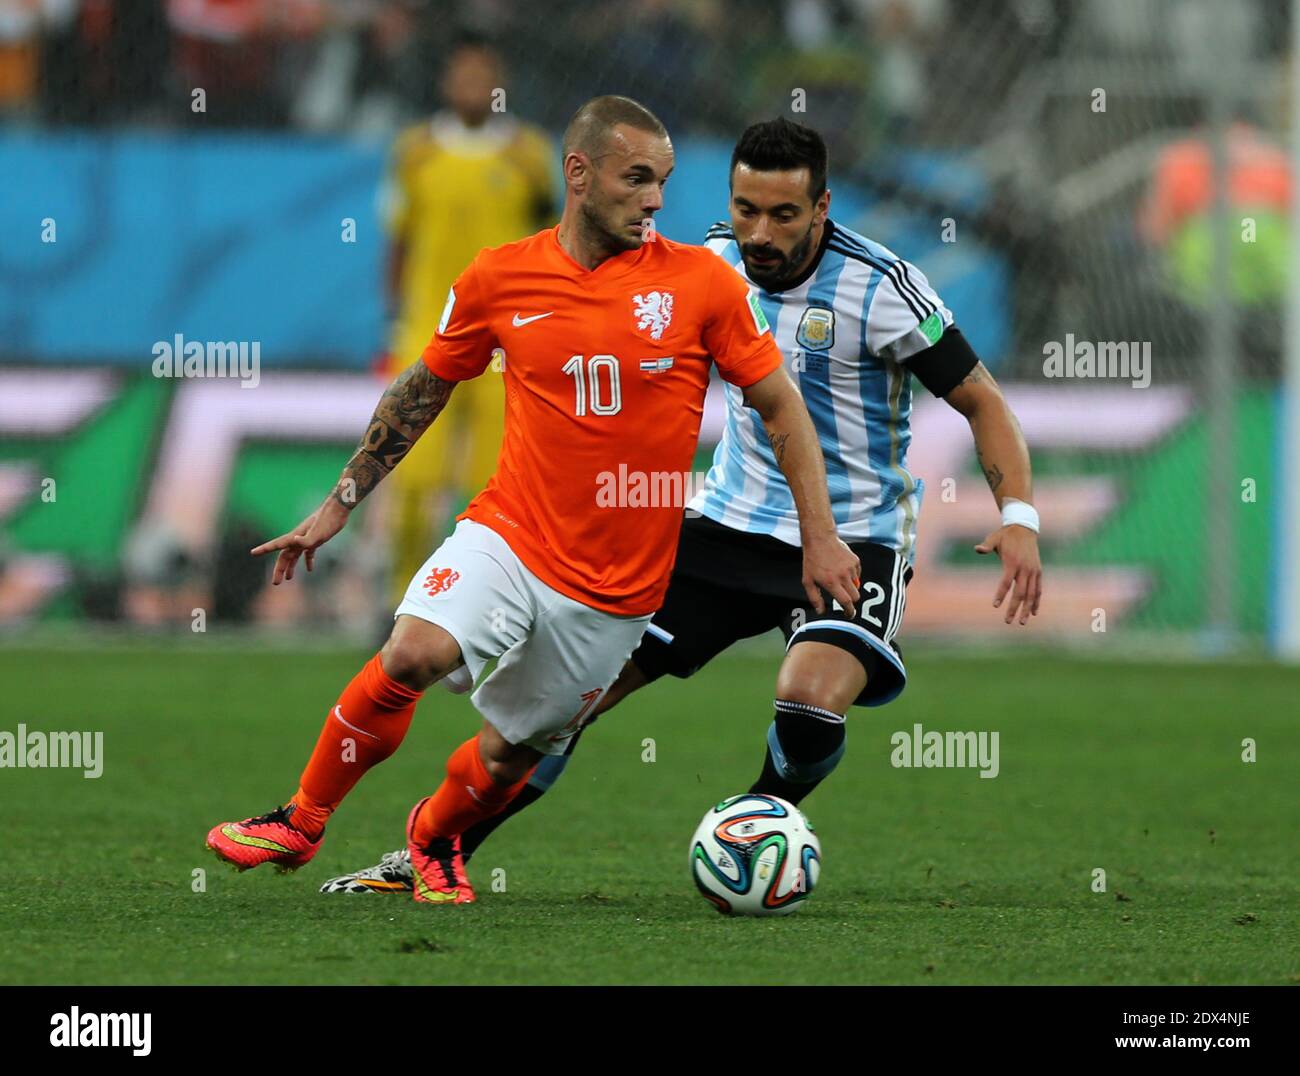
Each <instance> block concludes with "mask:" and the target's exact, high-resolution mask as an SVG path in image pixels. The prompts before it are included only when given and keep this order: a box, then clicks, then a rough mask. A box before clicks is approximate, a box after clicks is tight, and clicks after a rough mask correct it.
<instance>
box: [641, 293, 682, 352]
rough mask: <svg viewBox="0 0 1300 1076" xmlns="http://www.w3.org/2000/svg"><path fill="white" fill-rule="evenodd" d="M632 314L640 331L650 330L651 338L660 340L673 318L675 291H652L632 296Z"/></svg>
mask: <svg viewBox="0 0 1300 1076" xmlns="http://www.w3.org/2000/svg"><path fill="white" fill-rule="evenodd" d="M632 305H633V310H632V314H633V316H634V317H635V318H636V327H637V329H638V330H639V331H645V330H646V329H649V330H650V339H651V340H658V339H659V338H660V337H661V336H663V334H664V330H665V329H667V328H668V326H669V325H670V324H671V323H672V320H673V293H672V292H670V291H652V292H649V293H648V294H646V295H633V296H632Z"/></svg>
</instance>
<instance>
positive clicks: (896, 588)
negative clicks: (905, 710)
mask: <svg viewBox="0 0 1300 1076" xmlns="http://www.w3.org/2000/svg"><path fill="white" fill-rule="evenodd" d="M849 548H851V549H852V550H853V552H854V553H856V554H857V556H858V560H859V561H861V562H862V591H861V593H860V595H859V600H858V604H857V611H856V615H855V616H854V617H853V619H852V620H850V619H849V618H848V616H847V615H845V613H844V612H843V611H842V610H840V609H838V608H834V606H833V603H832V602H831V601H830V599H829V597H828V596H827V595H825V594H823V600H824V601H825V604H826V608H827V613H826V614H825V615H822V616H818V614H817V613H816V611H815V610H814V609H813V607H812V605H811V604H809V602H808V596H807V594H805V593H804V589H803V584H802V582H801V579H802V577H803V553H802V551H801V550H800V549H799V548H798V547H796V546H791V545H787V544H786V543H785V542H782V541H780V540H779V539H777V538H772V537H770V536H768V535H763V534H748V533H746V532H745V531H738V530H736V529H735V528H733V527H724V526H723V525H722V524H720V523H716V522H714V521H713V520H711V519H709V518H708V517H707V516H687V517H686V519H685V521H684V522H683V523H682V532H681V541H680V544H679V545H678V550H677V562H676V564H675V565H674V567H673V574H672V578H671V580H670V581H669V584H668V593H667V595H666V596H665V597H664V602H663V605H662V607H661V608H660V610H659V612H657V613H655V615H654V619H653V620H652V621H651V623H650V626H649V627H648V628H646V633H645V635H643V636H642V637H641V643H640V645H639V646H638V647H637V649H636V650H635V651H634V652H633V654H632V661H633V662H634V663H635V664H636V666H637V668H638V669H639V670H640V671H641V672H642V673H643V674H644V675H645V677H646V679H647V680H657V679H658V678H659V677H661V676H663V675H665V674H669V675H672V676H679V677H687V676H691V675H692V674H693V673H695V671H696V670H697V669H700V668H702V667H703V666H704V665H706V664H708V662H709V661H711V660H712V659H713V658H715V657H716V656H717V655H718V654H720V653H722V651H724V650H726V649H727V647H729V646H730V645H731V644H732V643H734V642H736V641H737V640H738V639H748V638H751V637H752V636H755V635H763V634H764V633H766V632H769V631H771V630H772V629H773V628H780V629H781V633H782V634H783V635H784V636H785V639H786V650H787V651H788V650H789V649H790V647H792V646H794V645H795V644H796V643H799V642H804V641H809V642H819V643H830V644H831V645H833V646H838V647H841V648H842V649H844V650H847V651H848V652H849V653H850V654H853V655H854V656H855V657H856V658H858V660H859V661H861V662H862V667H863V668H864V669H866V671H867V686H866V688H865V689H864V690H863V692H862V694H861V695H859V696H858V698H857V699H856V700H855V703H856V705H858V706H883V705H884V704H885V703H887V702H892V701H893V700H894V699H896V698H897V697H898V695H899V694H900V693H901V692H902V690H903V688H904V687H905V686H906V684H907V670H906V669H905V668H904V667H903V655H902V651H901V650H900V649H899V647H898V644H897V642H895V640H894V635H895V634H896V633H897V631H898V629H899V626H900V625H901V624H902V621H903V609H904V606H905V605H906V595H907V584H908V583H909V582H910V581H911V578H912V569H911V566H910V565H909V564H908V563H907V559H906V558H905V557H904V556H903V555H902V554H901V553H899V552H897V551H896V550H893V549H890V548H889V547H887V546H883V545H878V544H876V543H874V542H858V543H850V545H849Z"/></svg>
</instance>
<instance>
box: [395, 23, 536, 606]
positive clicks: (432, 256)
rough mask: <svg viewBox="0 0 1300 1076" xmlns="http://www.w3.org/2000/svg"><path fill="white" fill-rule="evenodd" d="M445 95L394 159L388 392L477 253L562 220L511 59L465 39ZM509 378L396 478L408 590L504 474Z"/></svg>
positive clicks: (481, 390)
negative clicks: (513, 84) (514, 86)
mask: <svg viewBox="0 0 1300 1076" xmlns="http://www.w3.org/2000/svg"><path fill="white" fill-rule="evenodd" d="M442 96H443V100H444V101H445V104H446V107H445V108H444V109H443V110H442V111H440V112H438V113H437V114H435V115H434V116H433V118H432V119H430V120H426V121H424V122H423V123H420V124H418V125H416V126H414V127H412V128H410V129H409V130H407V131H405V132H404V133H403V134H402V135H401V137H400V138H399V139H398V140H397V143H396V145H395V146H394V149H393V153H392V162H391V165H390V174H389V177H388V183H387V192H386V201H387V205H386V215H387V224H388V232H389V241H390V246H389V256H388V264H387V280H386V292H387V296H388V302H389V307H390V310H391V312H392V314H393V315H394V317H395V323H394V327H393V332H392V339H391V343H390V347H391V353H390V355H389V358H388V364H387V368H386V369H385V370H384V371H383V376H384V380H385V382H387V381H390V380H392V378H393V377H395V376H396V375H397V374H398V373H399V372H400V371H401V370H402V369H403V368H404V367H406V366H408V365H410V364H411V363H412V362H419V361H420V355H421V353H422V352H423V351H424V348H425V346H426V345H427V344H428V343H429V340H430V339H431V338H432V337H433V333H434V330H435V329H436V328H437V327H438V319H439V317H440V316H441V314H442V309H443V306H444V304H445V302H446V300H447V297H448V292H449V291H450V290H451V285H452V282H453V281H454V280H455V279H456V277H457V276H459V275H460V273H461V271H462V270H463V269H464V268H465V266H467V265H468V264H469V263H470V262H471V261H472V260H473V258H474V255H475V254H477V253H478V252H479V250H481V249H482V248H483V247H494V246H500V245H501V244H503V243H508V242H511V241H513V240H515V239H520V238H522V237H524V236H525V235H529V234H531V233H532V232H534V231H536V230H537V229H538V228H539V227H542V226H544V225H546V224H549V223H551V222H552V221H553V220H554V218H555V205H556V197H555V187H554V184H555V179H556V173H557V171H558V166H557V163H556V161H555V159H554V154H553V151H552V149H551V145H550V142H549V140H548V139H547V136H546V135H545V134H544V133H543V132H542V131H541V130H540V129H539V128H536V127H533V126H532V125H531V124H527V123H524V122H522V121H521V120H519V119H518V118H516V117H515V116H514V115H513V113H512V112H511V111H510V100H509V97H508V96H507V89H506V77H505V71H504V68H503V64H502V61H501V57H500V54H499V53H498V52H497V50H496V49H495V48H494V47H493V46H492V45H491V44H489V43H488V42H487V40H485V39H484V38H481V37H478V36H475V35H470V34H465V35H463V36H462V37H461V38H460V39H459V41H458V42H457V44H456V45H455V47H454V48H453V50H452V52H451V55H450V58H449V59H448V61H447V64H446V68H445V70H444V71H443V76H442ZM507 361H508V360H507ZM500 370H501V367H500V363H499V362H496V363H494V364H493V365H492V366H490V367H489V369H488V372H487V373H486V374H485V375H484V376H483V377H479V378H475V379H474V380H473V381H466V382H462V383H461V384H460V385H458V386H457V388H456V391H455V392H454V393H453V394H452V397H451V401H450V403H449V404H448V406H447V408H446V410H445V411H444V412H443V414H442V416H441V417H440V418H439V420H438V421H437V422H436V423H434V424H433V426H431V427H430V428H429V429H428V430H427V431H425V433H424V435H423V436H422V437H421V438H420V440H419V441H417V442H416V444H415V448H413V449H412V450H411V452H410V454H409V455H408V456H407V457H406V459H405V460H404V461H403V463H402V466H401V467H399V468H397V470H396V471H395V472H394V473H393V477H392V480H391V484H392V493H391V496H392V498H393V501H392V518H393V525H392V534H393V565H392V578H393V580H394V583H395V584H396V585H398V586H400V587H405V585H406V583H407V582H408V581H409V580H410V579H411V578H412V577H413V576H414V575H415V573H416V572H417V571H419V569H420V565H421V564H423V563H424V560H425V558H426V557H428V555H429V553H430V551H431V550H432V549H433V548H434V546H435V545H436V544H437V540H438V538H439V537H440V536H441V533H442V530H443V528H444V527H445V525H446V522H447V520H448V519H449V518H450V516H451V514H452V509H453V508H455V507H458V506H455V505H452V504H450V503H449V502H450V501H451V500H452V499H453V498H460V500H461V501H462V503H463V501H464V500H465V499H467V498H468V497H469V496H470V495H472V494H474V493H476V492H478V490H480V489H481V488H482V487H483V486H484V485H485V484H486V483H487V480H488V478H489V477H491V475H492V472H493V471H494V470H495V468H496V460H497V455H498V453H499V451H500V447H501V433H502V430H503V428H504V421H505V415H504V408H505V394H504V391H503V387H502V380H501V378H500V377H499V376H496V375H499V373H500ZM399 596H400V592H399Z"/></svg>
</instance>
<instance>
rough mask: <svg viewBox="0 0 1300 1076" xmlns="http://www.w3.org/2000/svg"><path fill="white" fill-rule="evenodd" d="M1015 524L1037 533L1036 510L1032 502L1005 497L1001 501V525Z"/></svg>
mask: <svg viewBox="0 0 1300 1076" xmlns="http://www.w3.org/2000/svg"><path fill="white" fill-rule="evenodd" d="M1012 524H1015V525H1016V526H1018V527H1028V528H1029V529H1030V530H1031V531H1033V532H1034V533H1035V534H1037V533H1038V512H1037V510H1036V509H1035V508H1034V506H1033V505H1032V504H1027V503H1025V502H1024V501H1018V500H1016V499H1015V498H1014V497H1007V498H1005V499H1004V500H1003V501H1002V526H1004V527H1010V526H1011V525H1012Z"/></svg>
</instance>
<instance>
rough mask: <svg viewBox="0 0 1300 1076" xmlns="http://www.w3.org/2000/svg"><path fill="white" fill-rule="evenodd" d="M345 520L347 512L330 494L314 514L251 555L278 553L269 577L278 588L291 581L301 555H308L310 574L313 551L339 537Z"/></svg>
mask: <svg viewBox="0 0 1300 1076" xmlns="http://www.w3.org/2000/svg"><path fill="white" fill-rule="evenodd" d="M347 521H348V510H347V509H346V508H344V507H343V505H341V504H339V502H338V501H337V500H335V498H334V496H333V494H331V495H330V496H328V497H326V498H325V502H324V503H323V504H322V505H321V506H320V507H319V508H317V509H316V511H314V512H313V513H312V514H311V515H309V516H308V517H307V518H306V519H304V520H303V521H302V522H301V523H299V524H298V526H296V527H294V529H293V530H291V531H290V532H289V533H288V534H282V535H280V537H279V538H273V539H272V540H271V541H269V542H263V543H262V544H261V545H259V546H257V548H255V549H253V550H252V553H253V556H255V557H260V556H263V555H264V554H266V553H274V552H276V551H277V550H278V551H279V554H280V555H279V556H278V557H276V558H275V572H274V574H273V575H272V576H271V585H272V586H276V587H278V586H279V585H280V583H281V582H283V581H284V580H286V579H292V578H293V566H294V565H295V564H297V563H298V558H299V557H301V556H302V555H303V554H304V553H305V554H307V570H308V571H311V570H312V568H313V567H315V562H316V550H317V549H319V548H320V547H321V546H323V545H324V544H325V543H326V542H328V541H329V540H330V539H331V538H333V537H334V535H336V534H338V532H339V531H341V530H342V529H343V526H344V524H345V523H347Z"/></svg>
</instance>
